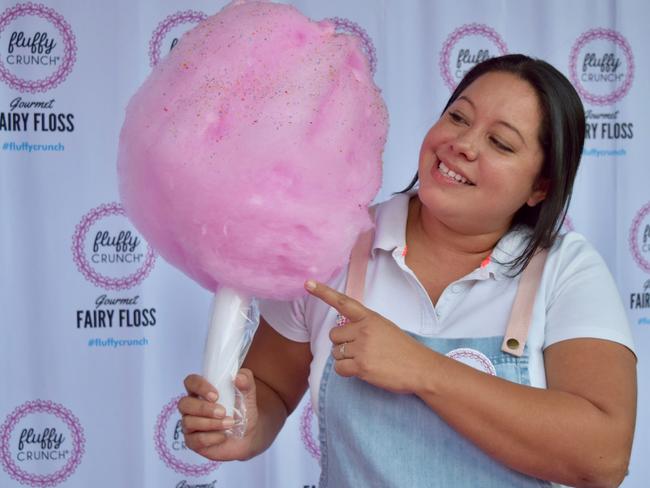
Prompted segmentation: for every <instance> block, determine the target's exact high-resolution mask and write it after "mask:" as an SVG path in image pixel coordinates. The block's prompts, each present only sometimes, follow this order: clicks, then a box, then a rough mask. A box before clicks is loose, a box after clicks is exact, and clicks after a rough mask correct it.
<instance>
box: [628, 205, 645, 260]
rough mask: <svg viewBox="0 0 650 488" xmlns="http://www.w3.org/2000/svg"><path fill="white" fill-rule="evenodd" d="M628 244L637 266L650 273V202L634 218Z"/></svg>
mask: <svg viewBox="0 0 650 488" xmlns="http://www.w3.org/2000/svg"><path fill="white" fill-rule="evenodd" d="M628 243H629V245H630V252H631V254H632V258H633V259H634V261H635V262H636V264H637V265H638V266H639V268H641V269H642V270H643V271H645V272H647V273H650V202H648V203H646V204H645V205H644V206H643V207H641V209H639V211H638V212H637V214H636V216H635V217H634V220H633V221H632V226H631V227H630V233H629V235H628Z"/></svg>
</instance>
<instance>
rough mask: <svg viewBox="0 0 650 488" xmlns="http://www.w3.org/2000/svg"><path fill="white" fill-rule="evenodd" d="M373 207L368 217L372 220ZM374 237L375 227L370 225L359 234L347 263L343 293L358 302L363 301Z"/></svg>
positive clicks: (373, 217)
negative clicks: (346, 275) (369, 227)
mask: <svg viewBox="0 0 650 488" xmlns="http://www.w3.org/2000/svg"><path fill="white" fill-rule="evenodd" d="M374 210H375V209H374V208H371V209H370V218H371V219H372V220H373V221H374V219H375V212H374ZM374 239H375V228H374V227H372V228H371V229H368V230H367V231H365V232H362V233H361V234H359V237H358V238H357V242H356V243H355V244H354V247H353V248H352V253H350V264H349V265H348V277H347V282H346V284H345V294H346V295H347V296H349V297H352V298H354V299H355V300H357V301H359V302H363V297H364V295H365V288H366V271H367V270H368V261H369V260H370V252H371V251H372V244H373V242H374Z"/></svg>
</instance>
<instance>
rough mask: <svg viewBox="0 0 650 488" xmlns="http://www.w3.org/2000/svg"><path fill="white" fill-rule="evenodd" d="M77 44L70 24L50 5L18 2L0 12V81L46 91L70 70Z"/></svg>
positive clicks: (14, 85)
mask: <svg viewBox="0 0 650 488" xmlns="http://www.w3.org/2000/svg"><path fill="white" fill-rule="evenodd" d="M76 58H77V44H76V39H75V36H74V33H73V32H72V29H71V27H70V24H68V22H66V20H65V19H64V18H63V16H62V15H61V14H59V13H58V12H56V11H55V10H53V9H52V8H50V7H46V6H45V5H42V4H35V3H19V4H18V5H15V6H14V7H11V8H8V9H6V10H5V11H4V12H2V14H0V80H2V81H3V82H4V83H6V84H7V85H8V86H9V87H11V88H12V89H14V90H18V91H20V92H27V93H37V92H45V91H48V90H51V89H52V88H54V87H56V86H57V85H59V84H60V83H62V82H63V81H64V80H65V79H66V78H67V76H68V75H69V74H70V72H71V71H72V68H73V66H74V64H75V61H76Z"/></svg>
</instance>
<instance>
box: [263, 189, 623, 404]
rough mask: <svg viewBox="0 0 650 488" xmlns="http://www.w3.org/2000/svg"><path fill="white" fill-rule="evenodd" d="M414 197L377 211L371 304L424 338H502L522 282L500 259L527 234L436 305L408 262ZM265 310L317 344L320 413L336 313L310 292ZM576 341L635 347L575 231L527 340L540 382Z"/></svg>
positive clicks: (314, 387) (533, 377)
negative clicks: (558, 354)
mask: <svg viewBox="0 0 650 488" xmlns="http://www.w3.org/2000/svg"><path fill="white" fill-rule="evenodd" d="M410 197H411V194H399V195H396V196H394V197H393V198H392V199H390V200H388V201H386V202H384V203H382V204H380V205H378V207H377V213H376V215H377V217H376V220H377V226H376V231H375V239H374V243H373V250H372V254H371V259H370V261H369V263H368V272H367V275H366V291H365V299H364V304H365V305H366V306H367V307H368V308H370V309H372V310H374V311H376V312H377V313H379V314H381V315H383V316H384V317H386V318H387V319H388V320H390V321H392V322H394V323H395V324H397V325H398V326H399V327H401V328H402V329H404V330H406V331H409V332H412V333H415V334H419V335H422V336H431V337H440V338H471V337H489V336H497V335H498V336H503V335H504V334H505V330H506V326H507V322H508V319H509V317H510V310H511V308H512V304H513V301H514V298H515V292H516V291H517V285H518V283H519V276H517V277H516V278H510V277H508V276H506V273H508V271H509V270H508V268H507V267H506V266H503V265H501V264H498V263H499V262H501V263H503V262H508V261H510V260H511V259H512V258H513V257H514V256H517V255H518V252H520V251H521V250H522V249H523V247H524V245H525V240H526V234H525V233H524V232H521V231H520V232H510V233H509V234H507V235H505V236H504V237H503V238H502V239H501V240H500V241H499V243H498V244H497V246H496V247H495V249H494V251H493V253H492V256H491V259H490V262H489V263H488V264H487V265H484V266H483V267H481V268H477V269H476V270H474V271H472V272H471V273H469V274H468V275H466V276H464V277H463V278H461V279H459V280H457V281H455V282H453V283H451V284H450V285H449V286H448V287H447V288H446V289H445V290H444V291H443V293H442V295H441V296H440V299H439V300H438V303H436V304H435V306H434V304H432V303H431V300H430V298H429V296H428V294H427V292H426V290H425V289H424V287H423V286H422V285H421V283H420V282H419V281H418V279H417V278H416V276H415V274H414V273H413V272H412V271H411V270H410V269H409V268H408V267H407V266H406V263H405V257H404V256H405V246H406V220H407V215H408V203H409V199H410ZM346 276H347V268H346V269H344V270H343V271H342V272H341V273H340V274H339V275H338V276H336V277H334V278H333V279H332V280H331V281H330V282H329V283H328V285H329V286H330V287H332V288H334V289H336V290H339V291H341V292H343V291H344V290H345V282H346ZM260 312H261V315H262V316H263V317H264V319H265V320H266V321H267V322H268V323H269V324H270V325H271V326H272V327H273V328H274V329H275V330H276V331H278V332H279V333H280V334H282V335H283V336H284V337H286V338H288V339H290V340H293V341H297V342H309V343H310V344H311V351H312V354H313V360H312V364H311V371H310V375H309V386H310V392H311V400H312V403H313V405H314V409H315V411H318V410H317V409H318V390H319V386H320V379H321V376H322V373H323V368H324V366H325V362H326V361H327V358H328V356H329V355H330V351H331V348H332V343H331V341H330V339H329V335H328V334H329V330H330V329H331V328H332V327H334V326H335V322H336V313H337V312H336V310H335V309H334V308H332V307H330V306H329V305H327V304H325V303H324V302H322V301H320V300H318V299H316V298H314V297H312V296H311V295H306V296H304V297H302V298H299V299H296V300H294V301H291V302H279V301H272V300H263V301H260ZM577 337H591V338H598V339H607V340H611V341H615V342H618V343H621V344H623V345H625V346H626V347H628V348H630V349H631V350H634V349H633V343H632V334H631V331H630V328H629V325H628V323H627V317H626V314H625V310H624V308H623V304H622V302H621V299H620V297H619V294H618V290H617V288H616V285H615V283H614V280H613V278H612V276H611V274H610V273H609V270H608V269H607V266H606V264H605V262H604V261H603V259H602V258H601V257H600V255H599V254H598V253H597V252H596V250H595V249H594V248H593V247H592V246H591V245H590V244H589V243H588V242H587V241H586V240H585V238H584V237H583V236H582V235H580V234H578V233H576V232H569V233H568V234H565V235H564V236H561V237H560V238H558V240H557V242H556V244H555V245H554V246H553V248H552V249H551V251H550V252H549V256H548V259H547V261H546V265H545V267H544V273H543V277H542V282H541V284H540V287H539V291H538V293H537V298H536V300H535V306H534V309H533V317H532V323H531V328H530V332H529V337H528V342H527V345H528V348H529V354H530V364H529V374H530V381H531V384H532V386H536V387H540V388H545V387H546V376H545V371H544V357H543V350H544V348H546V347H548V346H550V345H551V344H554V343H556V342H559V341H563V340H566V339H571V338H577Z"/></svg>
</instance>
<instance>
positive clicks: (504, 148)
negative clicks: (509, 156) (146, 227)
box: [490, 137, 513, 152]
mask: <svg viewBox="0 0 650 488" xmlns="http://www.w3.org/2000/svg"><path fill="white" fill-rule="evenodd" d="M490 139H491V141H492V144H494V145H495V146H496V148H497V149H500V150H501V151H506V152H513V151H512V148H510V147H509V146H506V145H505V144H503V143H502V142H501V141H499V139H496V138H494V137H492V138H490Z"/></svg>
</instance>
